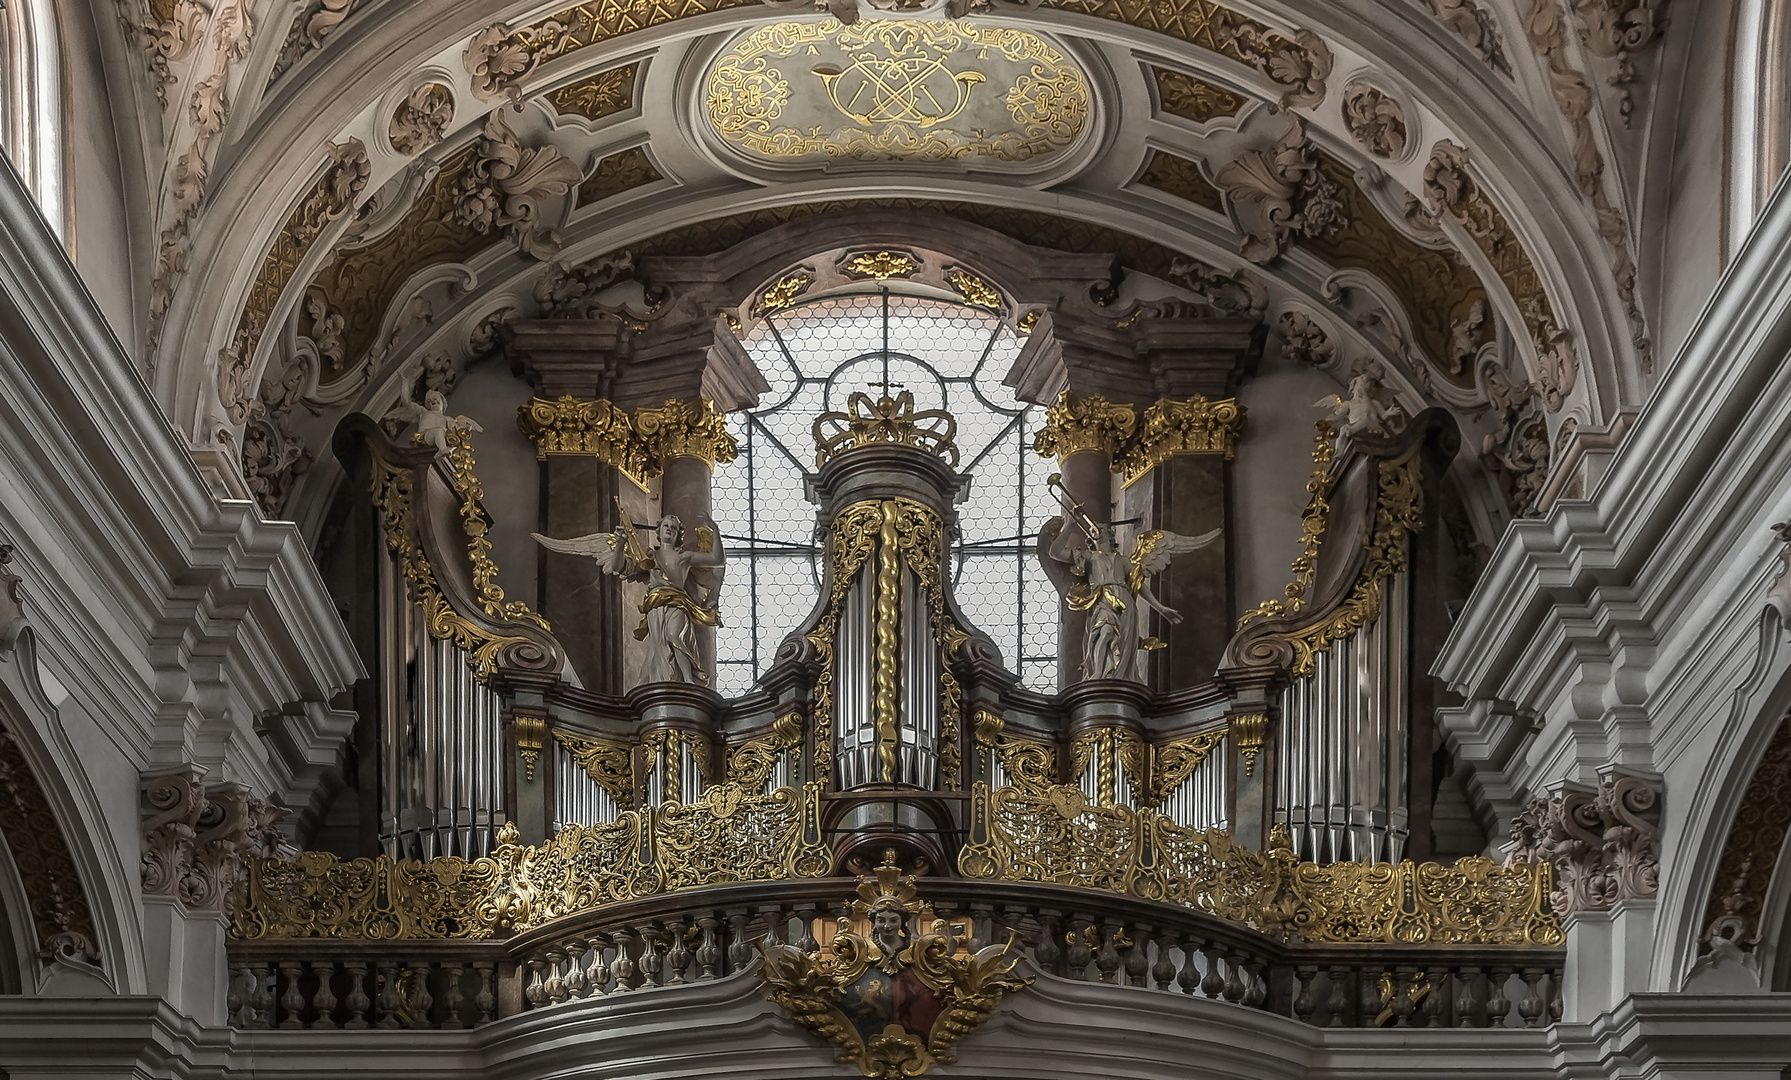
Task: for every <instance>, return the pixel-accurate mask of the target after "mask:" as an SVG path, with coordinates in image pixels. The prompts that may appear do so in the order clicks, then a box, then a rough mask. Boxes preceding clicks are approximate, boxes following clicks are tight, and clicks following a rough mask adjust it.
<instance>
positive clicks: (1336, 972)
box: [1325, 967, 1354, 1028]
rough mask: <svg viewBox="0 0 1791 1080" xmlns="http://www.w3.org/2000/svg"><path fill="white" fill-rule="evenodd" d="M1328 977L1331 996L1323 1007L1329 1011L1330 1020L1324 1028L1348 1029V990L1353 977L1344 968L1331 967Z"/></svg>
mask: <svg viewBox="0 0 1791 1080" xmlns="http://www.w3.org/2000/svg"><path fill="white" fill-rule="evenodd" d="M1329 976H1330V981H1331V996H1330V998H1329V999H1328V1000H1327V1001H1326V1002H1325V1007H1326V1008H1328V1009H1330V1010H1331V1019H1330V1021H1329V1022H1328V1023H1327V1025H1326V1026H1328V1027H1334V1028H1337V1027H1348V1026H1349V988H1350V984H1351V982H1352V981H1354V980H1353V977H1352V976H1351V975H1350V970H1349V969H1348V968H1346V967H1332V968H1331V970H1330V972H1329Z"/></svg>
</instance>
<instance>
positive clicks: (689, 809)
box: [230, 781, 833, 941]
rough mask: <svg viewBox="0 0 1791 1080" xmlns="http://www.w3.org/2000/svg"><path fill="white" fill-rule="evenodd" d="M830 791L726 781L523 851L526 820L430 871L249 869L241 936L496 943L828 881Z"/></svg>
mask: <svg viewBox="0 0 1791 1080" xmlns="http://www.w3.org/2000/svg"><path fill="white" fill-rule="evenodd" d="M823 786H824V785H823V784H822V783H820V782H819V781H817V782H813V783H810V784H807V785H805V786H803V787H802V788H801V789H800V790H798V789H795V788H787V787H786V788H778V789H777V790H776V791H772V792H770V793H768V794H764V795H755V794H748V793H746V792H743V791H742V790H740V789H739V788H738V787H737V786H735V785H730V784H719V785H716V786H714V787H712V788H710V789H709V790H708V791H706V792H704V794H703V797H702V798H701V799H698V800H696V801H695V802H691V803H687V804H667V805H665V806H660V807H648V808H643V809H639V810H625V811H623V812H622V813H620V814H618V815H617V817H616V820H614V821H610V822H603V823H600V824H596V825H566V826H562V827H561V828H560V830H559V831H558V832H556V833H555V834H554V835H553V836H552V837H550V838H549V839H548V840H547V841H546V842H544V843H541V844H538V845H535V846H533V847H523V846H521V845H519V844H518V843H517V842H516V841H517V830H516V826H515V825H514V824H513V823H509V824H505V825H504V826H503V827H502V828H500V829H499V830H498V836H497V841H498V843H497V846H496V848H495V849H494V850H493V851H492V853H491V855H490V856H488V857H486V858H482V859H474V860H472V861H470V862H469V861H468V860H466V859H462V858H458V857H456V856H441V857H438V858H434V859H430V860H429V861H427V862H419V861H417V860H415V859H404V860H399V861H396V862H394V861H393V860H392V859H390V858H388V857H386V856H383V855H382V856H379V857H378V858H372V859H341V858H338V857H337V856H335V855H331V854H328V853H326V852H306V853H304V854H303V855H301V856H299V858H298V859H296V860H294V861H291V862H288V861H286V860H283V859H278V858H252V859H249V860H246V862H247V873H246V875H245V877H244V879H243V881H242V882H241V883H240V884H239V885H238V891H237V893H236V896H235V903H234V905H233V907H234V917H233V921H232V923H231V927H230V935H231V937H233V938H235V939H237V940H246V941H266V940H282V939H291V938H314V937H321V938H341V939H372V940H429V939H444V938H461V939H484V938H490V937H492V936H493V935H494V934H496V933H498V932H499V931H518V932H520V931H523V930H528V929H531V928H533V927H537V926H541V925H543V924H545V923H548V922H551V921H553V920H554V919H558V918H562V917H564V916H567V915H575V914H578V913H580V912H584V911H590V910H592V909H594V908H597V907H600V906H602V905H605V904H613V903H619V902H621V901H625V900H632V899H637V898H639V897H642V896H651V895H655V894H658V893H665V892H673V891H677V890H680V889H687V888H697V887H700V886H704V885H715V884H722V883H727V882H736V881H783V880H788V879H790V878H807V877H824V876H826V875H827V874H829V873H831V872H832V870H833V855H832V851H831V849H829V848H828V847H827V844H826V841H825V839H824V838H823V837H822V835H821V788H822V787H823Z"/></svg>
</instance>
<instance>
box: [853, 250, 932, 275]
mask: <svg viewBox="0 0 1791 1080" xmlns="http://www.w3.org/2000/svg"><path fill="white" fill-rule="evenodd" d="M919 268H920V264H919V263H917V262H915V261H914V256H912V255H909V254H907V253H906V252H901V251H866V252H861V253H859V254H857V255H854V256H852V257H851V258H849V259H847V260H846V263H845V265H844V266H843V267H842V268H841V269H843V270H845V272H846V274H847V275H848V276H850V277H855V278H875V279H876V280H878V281H888V280H889V279H890V278H892V277H903V278H905V277H908V276H910V275H912V274H913V273H914V271H916V270H918V269H919Z"/></svg>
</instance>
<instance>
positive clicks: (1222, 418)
mask: <svg viewBox="0 0 1791 1080" xmlns="http://www.w3.org/2000/svg"><path fill="white" fill-rule="evenodd" d="M1243 434H1244V408H1243V406H1241V405H1239V404H1238V403H1237V399H1235V398H1224V399H1222V400H1218V401H1208V400H1207V399H1206V398H1204V397H1200V396H1198V395H1196V396H1194V397H1191V398H1188V399H1186V400H1184V401H1176V400H1173V399H1170V398H1162V399H1159V400H1157V401H1153V402H1152V403H1151V404H1149V405H1147V406H1145V409H1144V415H1143V417H1142V418H1141V419H1140V420H1139V423H1138V431H1137V435H1136V437H1135V438H1134V439H1132V440H1131V441H1130V443H1129V444H1128V445H1127V446H1126V447H1125V449H1124V450H1123V451H1122V452H1121V454H1120V456H1119V459H1118V460H1117V461H1115V462H1114V464H1115V466H1116V467H1118V469H1119V471H1120V472H1122V473H1123V474H1124V475H1125V482H1126V483H1128V484H1130V483H1132V482H1133V481H1135V480H1137V479H1138V478H1139V477H1141V476H1143V475H1144V474H1145V473H1147V472H1149V471H1150V470H1152V469H1154V468H1156V467H1157V466H1158V465H1161V464H1162V463H1163V462H1165V461H1168V460H1169V459H1170V458H1171V457H1174V456H1175V455H1177V454H1220V455H1222V456H1223V457H1224V458H1225V460H1226V461H1230V460H1232V458H1234V457H1236V456H1237V444H1238V439H1240V438H1242V437H1243Z"/></svg>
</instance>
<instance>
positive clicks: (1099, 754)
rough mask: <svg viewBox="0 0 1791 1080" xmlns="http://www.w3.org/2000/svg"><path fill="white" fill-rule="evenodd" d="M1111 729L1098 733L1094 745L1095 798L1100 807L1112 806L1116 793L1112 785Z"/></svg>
mask: <svg viewBox="0 0 1791 1080" xmlns="http://www.w3.org/2000/svg"><path fill="white" fill-rule="evenodd" d="M1116 734H1117V733H1116V732H1115V731H1114V730H1113V729H1112V728H1106V729H1104V730H1102V731H1101V732H1100V735H1099V738H1098V741H1097V742H1096V743H1095V754H1096V757H1095V789H1096V790H1095V798H1096V800H1097V801H1098V802H1099V803H1100V805H1102V806H1112V805H1113V803H1114V801H1115V798H1116V795H1117V793H1116V792H1115V791H1114V783H1113V758H1114V747H1113V743H1114V736H1115V735H1116Z"/></svg>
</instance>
